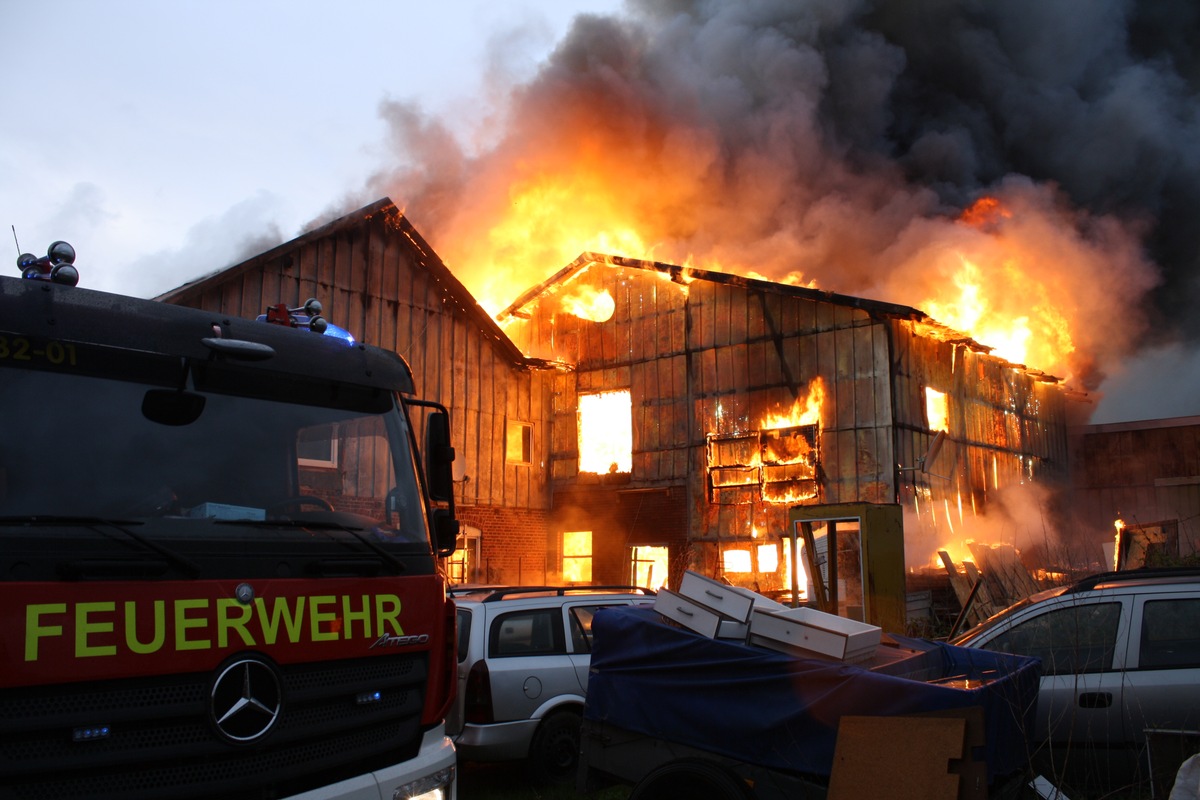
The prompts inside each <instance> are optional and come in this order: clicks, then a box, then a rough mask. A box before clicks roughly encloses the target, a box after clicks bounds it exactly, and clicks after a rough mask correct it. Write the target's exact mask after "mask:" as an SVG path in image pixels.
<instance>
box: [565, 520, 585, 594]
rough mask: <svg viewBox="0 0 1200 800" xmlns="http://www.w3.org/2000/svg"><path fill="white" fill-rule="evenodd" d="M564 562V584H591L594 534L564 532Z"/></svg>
mask: <svg viewBox="0 0 1200 800" xmlns="http://www.w3.org/2000/svg"><path fill="white" fill-rule="evenodd" d="M562 561H563V563H562V573H563V583H591V582H592V532H591V531H565V532H563V542H562Z"/></svg>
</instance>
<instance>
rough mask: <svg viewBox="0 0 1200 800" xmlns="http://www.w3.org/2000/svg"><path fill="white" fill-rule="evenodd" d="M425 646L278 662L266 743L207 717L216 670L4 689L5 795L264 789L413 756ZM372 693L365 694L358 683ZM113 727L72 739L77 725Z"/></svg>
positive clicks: (0, 701)
mask: <svg viewBox="0 0 1200 800" xmlns="http://www.w3.org/2000/svg"><path fill="white" fill-rule="evenodd" d="M427 671H428V670H427V661H426V657H425V656H424V655H420V654H418V655H410V656H386V657H377V658H366V659H355V660H348V661H332V662H322V663H318V664H301V665H292V666H288V667H285V668H282V669H280V679H281V684H282V697H283V706H282V709H281V711H280V713H279V717H278V721H277V723H276V724H275V726H274V728H273V729H272V730H271V732H270V733H269V734H268V735H267V736H265V737H264V738H263V740H262V741H261V742H260V743H255V744H244V745H238V744H234V743H231V742H228V741H226V740H225V739H223V738H221V737H220V736H219V734H218V733H217V731H216V729H215V726H214V724H213V723H212V721H211V720H210V715H209V709H208V698H209V691H210V685H211V682H212V679H213V674H212V673H210V672H204V673H194V674H188V675H172V676H168V677H165V678H145V679H138V680H121V681H108V682H103V683H77V684H71V685H68V686H40V687H33V688H19V689H3V690H0V798H13V799H14V800H15V799H16V798H21V799H22V800H25V799H26V798H28V799H30V800H33V799H34V798H37V799H38V800H41V798H46V800H50V798H54V800H68V799H69V798H83V797H86V798H89V800H91V799H95V800H102V799H104V798H121V800H137V798H157V797H163V796H170V797H171V798H179V799H182V798H193V797H196V798H199V797H205V798H211V797H222V798H237V799H238V800H267V799H268V798H277V797H282V796H286V795H289V794H295V793H297V792H301V791H305V790H308V789H312V788H315V787H317V786H322V785H325V784H328V783H332V782H335V781H337V780H341V779H344V778H348V777H351V776H353V775H358V774H362V773H364V772H367V771H370V770H372V769H378V768H380V767H383V766H386V765H388V764H394V763H396V762H398V761H403V760H405V759H408V758H411V757H413V756H414V755H415V754H416V753H417V750H418V749H419V747H420V743H421V736H422V731H421V725H420V717H421V710H422V706H423V704H424V699H425V697H424V695H425V686H426V678H427ZM375 692H378V693H379V696H378V700H377V701H374V702H367V703H361V702H358V699H359V697H360V695H364V694H368V695H371V696H372V697H373V695H374V693H375ZM100 726H107V728H108V734H107V735H106V736H99V737H95V738H89V739H86V740H84V741H75V740H74V738H75V732H76V731H82V730H86V729H95V728H98V727H100Z"/></svg>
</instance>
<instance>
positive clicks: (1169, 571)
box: [1064, 567, 1200, 594]
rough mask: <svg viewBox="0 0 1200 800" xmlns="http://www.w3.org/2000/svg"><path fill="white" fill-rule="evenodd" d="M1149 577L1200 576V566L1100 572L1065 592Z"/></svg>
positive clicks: (1074, 584) (1073, 585)
mask: <svg viewBox="0 0 1200 800" xmlns="http://www.w3.org/2000/svg"><path fill="white" fill-rule="evenodd" d="M1147 578H1184V579H1187V578H1200V567H1139V568H1138V569H1122V570H1117V571H1116V572H1100V573H1097V574H1095V575H1089V576H1088V577H1086V578H1083V579H1082V580H1079V581H1076V582H1075V583H1073V584H1071V585H1070V586H1069V587H1067V590H1066V592H1064V594H1071V593H1073V592H1088V591H1091V590H1092V589H1095V588H1096V587H1097V586H1098V585H1100V584H1102V583H1124V582H1127V581H1137V580H1145V579H1147Z"/></svg>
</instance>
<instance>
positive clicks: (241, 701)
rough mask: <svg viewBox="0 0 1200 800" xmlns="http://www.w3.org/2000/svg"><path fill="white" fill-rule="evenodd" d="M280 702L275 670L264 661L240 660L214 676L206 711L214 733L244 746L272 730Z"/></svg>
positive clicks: (280, 695)
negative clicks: (208, 712)
mask: <svg viewBox="0 0 1200 800" xmlns="http://www.w3.org/2000/svg"><path fill="white" fill-rule="evenodd" d="M282 700H283V692H282V690H281V688H280V686H279V676H278V675H276V673H275V670H274V669H273V668H272V667H271V666H270V665H269V664H267V663H266V662H265V661H260V660H259V659H256V658H242V659H239V660H237V661H234V662H233V663H232V664H230V665H229V666H227V667H225V668H224V669H223V670H221V671H220V672H219V673H218V674H217V679H216V680H215V681H213V688H212V698H211V700H210V702H209V708H210V712H211V714H212V719H213V722H214V723H215V724H216V726H217V730H218V731H220V732H221V734H222V735H224V736H225V738H227V739H229V740H230V741H234V742H239V743H243V744H244V743H246V742H253V741H256V740H258V739H261V738H262V737H264V736H266V735H267V733H268V732H269V731H270V730H271V728H273V727H274V726H275V722H276V720H278V719H279V710H280V706H281V705H282Z"/></svg>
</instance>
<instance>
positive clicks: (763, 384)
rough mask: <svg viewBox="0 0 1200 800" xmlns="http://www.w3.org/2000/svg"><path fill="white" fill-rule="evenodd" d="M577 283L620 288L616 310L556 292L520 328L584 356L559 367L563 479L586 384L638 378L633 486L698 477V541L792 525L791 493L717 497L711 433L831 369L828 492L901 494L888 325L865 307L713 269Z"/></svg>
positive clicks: (745, 422)
mask: <svg viewBox="0 0 1200 800" xmlns="http://www.w3.org/2000/svg"><path fill="white" fill-rule="evenodd" d="M573 283H586V284H588V285H590V286H592V287H593V288H604V289H607V290H608V291H609V293H610V294H611V295H612V297H613V299H614V302H615V311H614V314H613V317H612V318H611V319H610V320H608V321H606V322H589V321H584V320H580V319H578V318H576V317H573V316H571V315H569V314H566V313H561V311H560V308H559V302H558V300H557V299H556V297H555V296H551V295H544V296H543V297H542V298H541V299H540V300H538V301H536V302H535V303H534V304H533V305H532V306H531V317H530V318H529V319H528V320H523V321H518V322H515V323H514V324H513V326H512V328H511V329H512V330H513V335H514V340H515V341H517V342H519V343H520V346H521V347H522V348H525V349H528V350H531V351H534V352H541V353H542V354H543V356H546V355H547V354H549V353H551V352H552V353H553V354H554V355H555V356H556V357H559V358H562V359H563V360H565V361H566V362H568V363H570V364H573V365H575V369H574V371H573V372H568V373H562V374H560V375H558V376H557V377H556V378H555V379H554V389H553V395H554V405H553V412H554V422H553V427H554V438H553V444H552V447H551V459H552V462H553V464H554V467H553V470H554V472H553V481H554V483H555V485H558V486H562V487H566V486H568V485H572V482H573V481H576V480H577V479H578V473H577V463H578V461H577V459H578V443H577V441H576V438H575V437H576V419H575V415H576V413H577V408H576V399H575V398H576V396H577V394H579V393H585V392H596V391H610V390H618V389H628V390H630V391H631V395H632V402H633V433H634V442H633V470H632V474H631V476H630V481H631V485H633V486H654V485H671V484H680V483H684V482H686V483H687V485H688V487H689V492H688V494H689V503H690V504H691V508H692V514H691V520H692V521H691V528H692V530H691V534H692V537H693V539H716V538H718V537H729V536H745V535H748V534H749V532H750V530H751V527H754V528H755V529H757V530H758V531H759V532H763V531H766V530H774V531H780V530H782V529H783V527H784V526H785V525H786V514H787V506H788V504H787V503H764V502H762V500H761V497H760V496H759V494H758V493H757V492H755V491H751V490H750V489H747V490H746V495H745V500H746V502H744V503H722V504H720V505H717V504H713V503H711V502H710V497H709V494H710V493H709V486H708V474H707V473H708V464H707V442H708V436H709V435H710V434H717V435H733V434H737V433H742V432H748V431H753V430H758V429H759V428H760V427H761V425H762V421H763V418H764V417H765V416H766V415H767V414H769V413H786V412H788V411H789V410H790V409H791V408H792V405H793V403H794V402H795V400H796V399H797V398H798V397H800V398H803V397H805V396H806V395H807V393H808V392H809V390H810V388H811V385H812V382H813V380H814V379H815V378H821V379H822V381H823V384H824V388H825V392H826V397H825V404H824V408H823V413H822V419H821V436H820V449H821V461H822V464H823V469H824V475H825V480H824V483H823V486H822V500H823V501H825V502H835V503H836V502H848V501H855V500H866V501H871V502H892V501H893V490H892V485H893V474H894V473H893V467H892V465H893V463H894V456H893V453H892V440H891V435H890V425H891V421H892V415H891V399H890V390H891V389H890V380H889V358H888V353H889V348H888V341H887V334H888V331H887V328H886V327H885V326H884V325H883V324H881V323H880V322H879V321H877V320H873V319H872V318H871V317H870V316H869V315H868V314H866V313H865V312H863V311H861V310H858V309H854V308H851V307H848V306H838V305H834V304H830V303H823V302H817V301H814V300H813V299H811V298H809V297H800V296H797V295H789V294H787V293H777V292H773V291H763V290H760V289H755V288H750V287H747V286H744V285H731V284H724V283H717V282H710V281H704V280H698V281H694V282H692V283H690V284H688V285H686V286H681V285H678V284H675V283H672V282H670V281H668V280H665V279H664V278H663V277H662V276H661V275H659V274H658V273H656V272H654V271H650V270H643V269H638V268H632V267H617V266H593V267H592V268H590V270H588V272H587V274H586V275H580V276H576V277H575V278H574V279H573Z"/></svg>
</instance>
